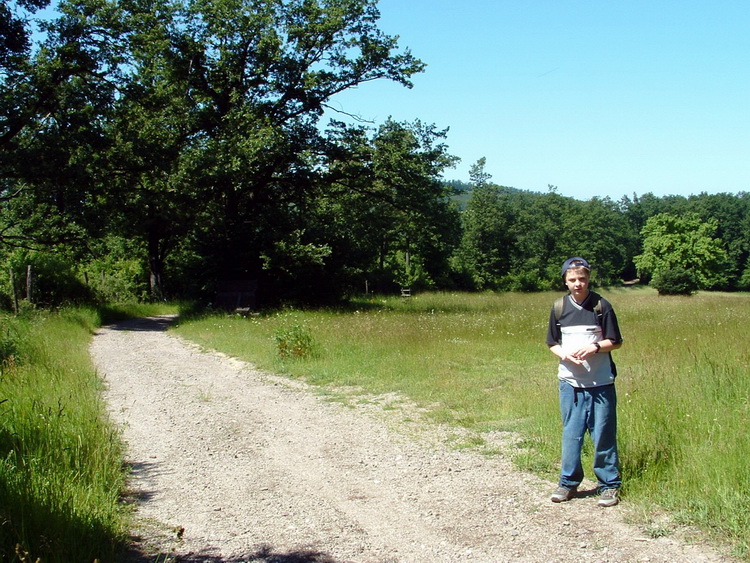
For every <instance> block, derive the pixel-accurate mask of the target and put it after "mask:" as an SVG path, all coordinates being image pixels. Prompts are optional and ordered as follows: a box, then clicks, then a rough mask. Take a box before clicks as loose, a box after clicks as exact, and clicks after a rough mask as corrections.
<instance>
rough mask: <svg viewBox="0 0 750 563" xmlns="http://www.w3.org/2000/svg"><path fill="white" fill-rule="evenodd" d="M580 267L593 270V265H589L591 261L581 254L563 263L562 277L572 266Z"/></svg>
mask: <svg viewBox="0 0 750 563" xmlns="http://www.w3.org/2000/svg"><path fill="white" fill-rule="evenodd" d="M578 267H581V268H586V269H587V270H589V271H591V266H589V263H588V262H587V261H586V259H585V258H581V257H580V256H574V257H573V258H568V259H567V260H566V261H565V263H564V264H563V266H562V277H565V274H566V273H567V271H568V270H570V269H571V268H578Z"/></svg>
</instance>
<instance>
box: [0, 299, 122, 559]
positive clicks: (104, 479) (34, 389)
mask: <svg viewBox="0 0 750 563" xmlns="http://www.w3.org/2000/svg"><path fill="white" fill-rule="evenodd" d="M2 324H3V326H4V327H6V330H7V331H8V332H7V333H6V334H7V337H6V340H8V342H6V343H5V344H4V348H6V353H7V351H8V349H9V347H10V348H12V350H13V352H12V354H13V355H12V356H8V357H21V358H22V359H23V361H22V362H17V361H16V362H10V361H6V362H4V364H3V369H2V374H1V375H0V400H1V401H2V404H0V415H1V416H2V420H3V424H2V427H1V428H0V507H2V508H0V516H1V517H2V525H0V559H2V560H4V561H16V560H19V559H18V557H20V556H23V557H22V558H21V560H27V561H36V560H37V558H39V560H43V561H49V562H67V561H94V560H95V559H99V560H102V561H112V560H114V558H115V554H116V553H117V550H118V545H120V544H121V542H123V541H124V540H125V537H126V526H125V520H126V518H125V513H124V508H123V506H122V504H121V503H120V494H121V492H122V490H123V487H124V474H123V470H122V465H121V461H122V449H121V448H122V446H121V443H120V440H119V436H118V435H117V433H116V432H115V431H114V430H113V429H112V428H111V427H110V426H109V424H108V422H107V416H106V414H105V411H104V407H103V404H102V402H101V398H100V392H101V383H100V381H99V378H98V377H97V375H96V372H95V370H94V368H93V366H92V365H91V362H90V359H89V355H88V343H89V340H90V335H91V332H92V331H93V330H94V329H95V328H96V326H98V314H97V313H96V311H93V310H86V309H67V310H63V311H62V312H60V313H58V314H44V313H34V314H30V315H26V316H25V317H23V318H21V317H7V318H4V319H3V320H2ZM10 342H12V345H10V344H9V343H10ZM24 557H25V558H24Z"/></svg>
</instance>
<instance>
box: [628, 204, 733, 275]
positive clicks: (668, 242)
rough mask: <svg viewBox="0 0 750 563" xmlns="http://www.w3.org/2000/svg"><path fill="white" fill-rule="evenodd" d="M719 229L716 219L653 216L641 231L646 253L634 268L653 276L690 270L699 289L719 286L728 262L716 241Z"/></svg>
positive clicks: (637, 257)
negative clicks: (668, 271)
mask: <svg viewBox="0 0 750 563" xmlns="http://www.w3.org/2000/svg"><path fill="white" fill-rule="evenodd" d="M716 228H717V221H716V220H715V219H710V220H708V221H703V220H701V218H700V217H699V216H698V215H697V214H695V213H685V214H684V215H681V216H677V215H670V214H668V213H660V214H659V215H654V216H653V217H650V218H649V219H648V220H647V221H646V225H645V226H644V227H643V229H642V230H641V236H642V237H643V252H642V253H641V254H640V255H638V256H636V257H635V258H634V261H635V265H636V267H637V268H638V270H639V271H640V272H642V273H643V274H644V275H648V276H654V277H657V276H661V275H662V272H664V271H666V270H674V271H675V272H679V271H680V270H683V271H689V272H690V273H691V274H692V275H693V277H694V281H695V284H696V288H697V289H708V288H712V287H716V286H720V285H722V284H723V283H724V282H725V280H726V269H727V265H728V259H727V253H726V251H725V249H724V246H723V244H722V241H721V240H719V239H717V238H714V234H715V233H716ZM671 276H672V278H674V274H671ZM662 285H663V284H662Z"/></svg>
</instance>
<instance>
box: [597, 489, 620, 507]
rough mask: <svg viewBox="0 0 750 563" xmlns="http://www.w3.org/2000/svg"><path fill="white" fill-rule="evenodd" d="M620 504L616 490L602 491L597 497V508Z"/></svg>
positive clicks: (618, 492)
mask: <svg viewBox="0 0 750 563" xmlns="http://www.w3.org/2000/svg"><path fill="white" fill-rule="evenodd" d="M618 502H620V491H619V490H618V489H604V490H603V491H602V494H601V496H600V497H599V506H614V505H616V504H617V503H618Z"/></svg>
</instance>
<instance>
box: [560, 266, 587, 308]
mask: <svg viewBox="0 0 750 563" xmlns="http://www.w3.org/2000/svg"><path fill="white" fill-rule="evenodd" d="M565 285H567V286H568V291H570V293H571V295H573V299H575V300H576V301H578V302H579V303H580V302H581V301H583V300H584V299H586V296H587V295H588V294H589V272H588V270H586V268H571V269H570V270H568V271H567V272H566V273H565Z"/></svg>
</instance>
